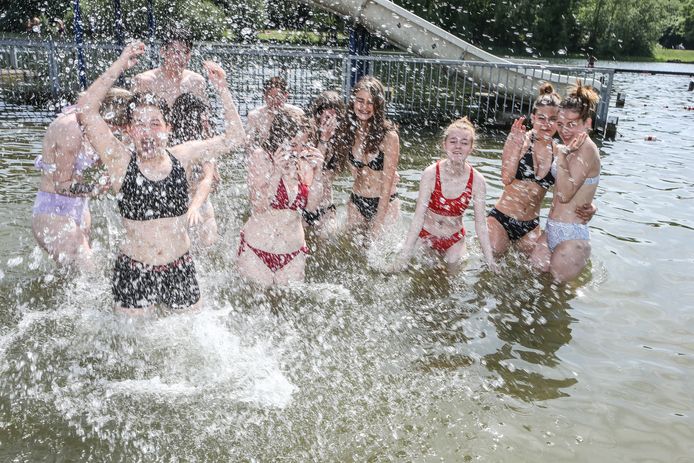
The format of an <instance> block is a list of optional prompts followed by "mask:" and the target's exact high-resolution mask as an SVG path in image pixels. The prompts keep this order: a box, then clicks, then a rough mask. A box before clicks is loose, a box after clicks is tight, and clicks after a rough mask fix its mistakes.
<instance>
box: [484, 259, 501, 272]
mask: <svg viewBox="0 0 694 463" xmlns="http://www.w3.org/2000/svg"><path fill="white" fill-rule="evenodd" d="M487 265H488V266H489V270H491V271H492V273H494V274H495V275H498V274H499V273H500V272H501V267H500V266H499V264H498V263H496V262H489V263H488V264H487Z"/></svg>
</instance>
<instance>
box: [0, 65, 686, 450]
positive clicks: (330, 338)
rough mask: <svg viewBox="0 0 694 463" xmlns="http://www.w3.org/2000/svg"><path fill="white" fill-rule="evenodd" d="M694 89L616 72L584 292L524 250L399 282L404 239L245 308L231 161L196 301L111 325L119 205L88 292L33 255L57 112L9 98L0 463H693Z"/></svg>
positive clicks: (3, 162)
mask: <svg viewBox="0 0 694 463" xmlns="http://www.w3.org/2000/svg"><path fill="white" fill-rule="evenodd" d="M687 85H688V78H686V77H675V76H650V75H633V74H617V75H616V77H615V91H622V92H625V93H627V94H628V98H627V102H626V106H625V107H624V108H623V109H615V108H612V109H611V111H610V114H611V115H616V116H618V117H619V126H618V131H619V135H618V137H617V139H616V141H614V142H605V143H603V144H602V146H601V155H602V166H603V167H602V175H601V181H600V187H599V189H598V193H597V197H596V203H597V205H598V208H599V212H598V214H597V216H596V217H595V218H594V219H593V221H592V222H591V224H590V226H591V232H592V244H593V255H592V262H591V265H590V267H589V268H588V269H587V270H586V271H585V272H584V273H583V274H582V275H581V277H580V279H579V281H577V282H576V283H575V284H572V285H569V286H556V285H553V284H552V283H551V282H549V281H548V280H547V279H546V278H544V277H537V276H534V275H533V274H532V272H530V271H529V270H528V269H527V268H526V266H525V265H523V263H522V262H519V261H518V260H517V259H516V258H514V256H509V258H508V259H506V260H505V261H504V270H503V272H502V274H501V275H499V276H495V275H492V274H490V273H488V272H486V271H484V270H483V266H482V264H481V262H482V260H481V256H480V252H479V247H478V246H477V245H476V244H474V241H473V240H469V242H470V245H471V255H470V257H469V258H468V261H467V264H466V269H465V271H463V272H462V273H460V274H458V275H449V276H444V277H442V276H440V275H438V274H436V273H435V272H433V271H431V270H426V269H423V268H413V269H412V270H411V271H409V272H406V273H403V274H399V275H387V274H384V273H382V272H380V271H379V268H381V266H382V265H383V263H384V262H386V261H387V259H388V258H389V257H390V255H391V253H392V249H393V247H394V246H395V245H396V243H397V241H398V239H399V237H398V236H391V237H389V238H388V239H386V240H385V242H384V243H382V245H381V246H380V247H378V248H377V249H375V250H373V251H371V252H369V253H367V255H363V253H362V252H360V250H359V248H358V247H357V246H355V245H353V244H352V243H351V242H350V241H349V240H347V239H338V240H337V241H335V242H334V243H329V244H321V245H316V243H313V246H314V247H315V246H317V249H316V250H315V252H314V253H313V257H312V259H311V260H310V263H309V268H308V277H307V282H306V284H303V285H297V286H295V287H292V288H289V289H284V290H273V291H268V292H260V293H259V292H256V291H254V290H252V289H251V288H248V287H246V286H245V285H244V284H243V283H242V282H241V281H240V280H239V278H238V277H237V275H236V273H235V271H234V268H233V266H232V264H231V258H232V255H233V253H234V252H235V249H236V245H237V242H238V230H239V228H240V226H241V224H242V221H243V218H244V217H245V214H246V209H247V205H246V201H245V199H244V198H245V190H244V183H243V171H242V169H241V167H240V164H239V162H238V161H237V160H235V159H232V158H230V159H226V160H224V162H223V163H222V164H223V165H222V170H223V177H224V184H223V187H222V189H221V191H220V192H219V193H218V194H217V195H216V196H215V197H214V199H213V202H214V203H215V204H216V206H217V208H218V211H219V212H218V215H219V222H220V229H221V232H222V240H221V243H220V244H219V245H218V246H216V247H215V248H214V249H212V251H211V252H210V253H209V254H208V255H204V256H200V257H199V258H198V260H197V264H198V269H199V274H200V280H201V286H202V290H203V292H204V294H205V295H206V300H207V307H206V309H205V310H204V311H203V312H202V313H200V314H197V315H190V316H172V317H168V318H163V319H159V320H154V321H152V320H150V321H128V320H126V319H124V318H121V317H118V316H115V315H113V314H112V312H111V310H110V308H111V294H110V289H109V275H110V269H111V263H112V262H113V258H114V256H115V253H116V252H117V238H118V234H119V225H118V223H119V221H118V216H117V213H116V212H115V209H114V202H113V201H112V200H104V201H95V202H94V203H93V205H92V212H93V216H94V220H95V226H94V231H93V236H94V238H95V247H96V251H97V259H98V262H99V271H98V272H96V273H95V274H93V275H88V276H83V277H80V278H78V279H77V280H70V279H67V278H65V277H64V276H62V275H61V274H60V273H59V271H58V270H57V269H56V268H55V266H54V265H53V264H52V263H51V262H50V260H49V259H48V258H47V257H46V256H45V255H44V254H43V253H42V252H41V251H40V250H39V249H38V248H37V247H36V245H35V243H34V241H33V238H32V236H31V230H30V226H29V220H30V214H31V206H32V202H33V197H34V195H35V190H36V185H37V180H38V176H37V174H36V172H35V171H34V170H33V168H32V161H33V157H34V155H35V154H36V153H38V152H39V150H40V146H41V137H42V135H43V131H44V129H45V127H46V125H47V123H48V121H49V120H50V118H49V117H48V116H47V115H42V114H40V113H39V112H37V110H36V108H17V107H9V106H7V105H4V104H3V103H0V172H1V173H2V183H1V184H0V204H2V208H1V209H0V359H1V360H0V430H1V431H0V460H1V461H95V462H96V461H128V462H130V461H166V462H168V461H186V462H188V461H205V462H209V461H280V460H281V461H301V462H303V461H340V462H343V461H344V462H346V461H451V462H458V461H503V462H521V461H528V462H530V461H532V462H556V461H584V462H595V461H644V462H645V461H649V462H651V461H662V462H687V461H694V457H692V455H694V443H693V442H694V396H693V394H692V385H693V384H694V373H693V371H694V307H693V306H692V300H694V276H692V273H693V272H692V269H693V268H694V266H693V265H692V264H694V252H693V249H692V244H691V243H692V242H694V213H692V211H693V210H694V207H693V206H694V185H693V183H694V181H693V180H692V179H694V168H692V164H693V158H692V153H693V152H694V111H688V110H686V109H684V108H685V107H689V106H694V93H693V92H687ZM648 135H652V136H655V138H656V141H646V140H645V137H646V136H648ZM402 139H403V159H402V163H401V167H400V173H401V176H402V178H403V180H402V182H401V184H400V193H401V195H402V196H403V197H404V198H405V207H404V213H403V220H402V221H403V223H402V224H401V226H400V230H401V232H402V233H404V229H405V228H406V226H407V224H408V223H409V220H410V219H411V216H412V210H413V208H414V199H415V197H416V182H417V180H418V178H419V174H420V172H421V169H422V168H423V167H424V166H425V165H427V164H428V163H430V162H431V160H432V159H433V158H435V157H436V156H437V155H438V153H437V152H436V150H435V147H434V145H435V137H434V136H432V135H431V134H428V131H427V130H423V131H422V130H418V129H415V128H407V129H406V128H404V129H403V130H402ZM501 142H502V138H501V137H500V136H499V135H497V134H484V135H482V137H481V140H480V150H479V151H478V152H477V154H476V156H475V157H474V158H473V159H472V162H473V163H474V164H475V165H476V166H477V167H478V168H479V169H480V170H481V171H482V172H483V173H484V174H485V176H486V177H487V181H488V195H489V203H493V201H495V199H496V198H497V197H498V196H499V193H500V188H501V182H500V178H499V171H500V164H501V163H500V150H501ZM348 184H349V182H348V180H347V179H341V180H340V181H339V182H338V184H337V185H336V187H337V200H338V203H340V204H344V203H345V202H346V200H347V196H348V190H347V189H348ZM341 214H343V211H341ZM466 223H467V225H468V229H469V230H470V234H471V235H474V227H473V226H472V219H471V214H470V213H468V216H467V218H466Z"/></svg>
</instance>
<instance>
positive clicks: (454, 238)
mask: <svg viewBox="0 0 694 463" xmlns="http://www.w3.org/2000/svg"><path fill="white" fill-rule="evenodd" d="M419 237H420V238H421V239H422V241H424V243H426V244H427V245H428V246H429V247H430V248H432V249H435V250H437V251H439V252H441V253H445V252H446V251H448V249H450V247H451V246H453V245H454V244H456V243H457V242H458V241H460V240H462V239H463V238H465V227H463V228H461V229H460V231H457V232H455V233H453V234H452V235H451V236H449V237H447V238H444V237H441V236H436V235H432V234H431V233H429V232H428V231H426V230H425V229H423V228H422V231H420V232H419Z"/></svg>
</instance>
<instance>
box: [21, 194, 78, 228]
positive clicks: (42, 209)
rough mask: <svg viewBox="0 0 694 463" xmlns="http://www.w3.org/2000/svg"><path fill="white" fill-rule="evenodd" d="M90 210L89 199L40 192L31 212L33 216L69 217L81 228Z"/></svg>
mask: <svg viewBox="0 0 694 463" xmlns="http://www.w3.org/2000/svg"><path fill="white" fill-rule="evenodd" d="M88 210H89V199H88V198H86V197H84V196H65V195H59V194H57V193H47V192H45V191H39V192H38V193H37V194H36V201H34V208H33V209H32V211H31V212H32V214H33V215H41V214H52V215H61V216H63V217H69V218H71V219H72V220H74V221H75V223H76V224H77V225H78V226H81V225H82V222H83V220H84V215H85V213H86V212H87V211H88Z"/></svg>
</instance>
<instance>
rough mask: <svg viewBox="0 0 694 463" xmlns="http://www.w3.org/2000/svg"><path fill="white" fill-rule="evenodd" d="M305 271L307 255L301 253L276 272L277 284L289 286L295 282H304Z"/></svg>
mask: <svg viewBox="0 0 694 463" xmlns="http://www.w3.org/2000/svg"><path fill="white" fill-rule="evenodd" d="M305 270H306V254H304V253H303V252H300V253H299V254H297V256H296V257H294V258H293V259H292V261H291V262H289V263H288V264H287V265H285V266H284V267H282V269H281V270H278V271H277V272H275V284H278V285H287V284H289V283H291V282H295V281H304V278H305V276H306V274H305Z"/></svg>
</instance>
